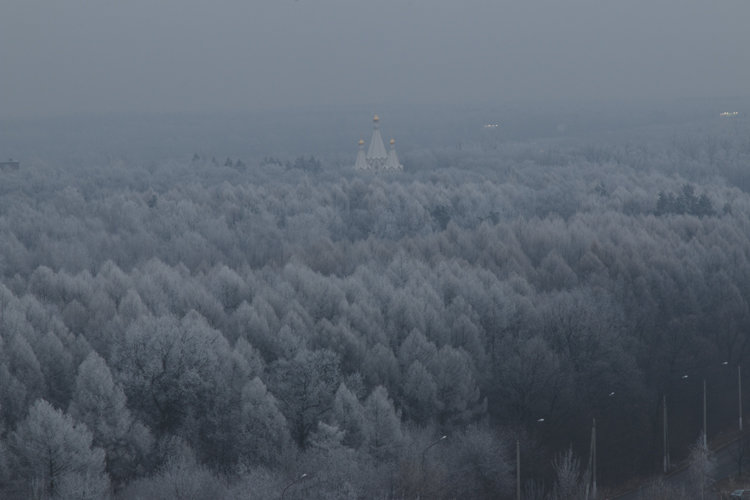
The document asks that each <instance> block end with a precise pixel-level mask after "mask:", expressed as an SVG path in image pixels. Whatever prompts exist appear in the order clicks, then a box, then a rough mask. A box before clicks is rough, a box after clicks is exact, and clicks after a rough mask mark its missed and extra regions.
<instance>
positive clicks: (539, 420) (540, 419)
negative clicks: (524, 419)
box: [536, 418, 544, 422]
mask: <svg viewBox="0 0 750 500" xmlns="http://www.w3.org/2000/svg"><path fill="white" fill-rule="evenodd" d="M536 421H537V422H544V419H543V418H538V419H537V420H536Z"/></svg>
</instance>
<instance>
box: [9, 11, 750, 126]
mask: <svg viewBox="0 0 750 500" xmlns="http://www.w3.org/2000/svg"><path fill="white" fill-rule="evenodd" d="M749 20H750V2H748V1H747V0H711V1H709V0H701V1H696V0H554V1H553V0H494V1H492V0H464V1H455V0H368V1H364V0H297V1H294V0H217V1H207V0H202V1H198V0H159V1H154V0H128V1H126V2H125V1H115V0H89V1H82V0H65V1H37V0H2V1H1V2H0V118H2V117H9V116H11V117H12V116H39V115H59V114H69V113H91V112H94V113H99V112H111V111H116V112H122V111H136V112H143V111H147V112H148V111H156V112H174V111H178V112H179V111H225V110H252V109H259V108H275V107H295V106H308V105H321V104H322V105H349V104H354V103H373V104H377V103H384V102H394V101H395V102H403V103H409V102H420V103H430V102H435V103H441V102H445V103H463V102H467V103H481V102H498V103H502V102H509V101H513V100H517V99H524V100H534V99H550V98H551V99H556V100H558V99H559V100H564V99H613V98H614V99H621V98H649V99H650V98H657V99H661V98H674V97H733V96H747V95H748V93H749V91H748V89H749V88H750V28H749V27H748V21H749Z"/></svg>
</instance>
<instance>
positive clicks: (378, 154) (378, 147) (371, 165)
mask: <svg viewBox="0 0 750 500" xmlns="http://www.w3.org/2000/svg"><path fill="white" fill-rule="evenodd" d="M395 144H396V141H394V140H393V139H391V142H390V146H391V148H390V151H386V149H385V145H384V144H383V137H382V136H381V135H380V118H379V117H378V115H375V116H373V118H372V138H371V139H370V146H369V147H368V148H367V154H366V155H365V152H364V141H363V140H361V139H360V141H359V151H358V152H357V161H356V162H355V163H354V169H355V170H376V171H377V170H403V169H404V166H403V165H401V164H400V163H399V162H398V156H397V155H396V146H395Z"/></svg>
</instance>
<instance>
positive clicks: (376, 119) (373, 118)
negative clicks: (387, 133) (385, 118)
mask: <svg viewBox="0 0 750 500" xmlns="http://www.w3.org/2000/svg"><path fill="white" fill-rule="evenodd" d="M372 121H374V122H377V121H380V117H379V116H378V115H375V116H373V117H372Z"/></svg>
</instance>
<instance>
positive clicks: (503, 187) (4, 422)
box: [0, 100, 750, 499]
mask: <svg viewBox="0 0 750 500" xmlns="http://www.w3.org/2000/svg"><path fill="white" fill-rule="evenodd" d="M710 104H711V103H710V102H709V101H697V102H690V103H685V102H675V103H673V104H672V105H671V106H666V107H664V108H663V109H661V110H653V109H651V108H649V107H648V106H644V107H642V108H639V109H633V108H629V109H628V110H627V111H626V110H624V109H619V110H618V109H615V108H610V109H607V108H606V107H601V106H596V105H593V106H591V108H590V109H591V112H590V113H591V114H590V115H588V116H591V117H592V118H591V120H589V119H588V118H587V115H585V114H583V115H581V114H578V115H576V114H575V113H570V112H568V111H567V110H566V109H565V107H564V106H563V107H560V108H557V109H556V110H554V111H540V110H539V109H537V110H533V109H532V110H530V111H528V112H527V113H526V115H524V114H523V113H520V112H519V111H518V109H513V108H505V109H502V108H497V109H494V110H493V109H490V108H484V109H475V108H468V109H459V108H451V109H448V110H439V111H436V110H422V111H420V112H419V113H414V114H413V115H412V116H410V117H407V116H406V114H407V113H406V112H402V114H401V116H400V118H401V123H400V124H399V121H398V120H397V119H396V117H399V115H398V113H396V112H393V113H392V114H391V113H389V112H384V113H382V128H383V131H384V134H387V135H391V133H392V135H394V136H395V137H397V138H398V141H399V142H398V144H399V148H400V150H399V154H400V159H401V162H402V163H403V164H404V165H405V169H404V170H403V171H402V172H394V173H383V172H367V171H365V172H357V171H355V170H354V168H353V163H354V157H355V154H356V140H357V139H358V138H359V137H360V136H364V137H365V138H367V137H368V136H367V134H369V132H370V123H371V122H370V118H371V117H370V115H369V114H367V113H365V112H363V111H361V110H360V112H358V113H357V114H356V115H355V116H351V115H349V114H347V113H342V114H340V115H331V116H325V115H321V114H320V113H319V112H318V110H307V111H298V112H291V111H290V112H287V113H281V112H280V113H279V114H278V115H274V114H273V113H271V112H268V114H266V115H253V114H244V115H243V114H237V115H211V116H187V117H185V116H182V117H174V116H163V117H150V118H149V117H146V118H148V119H146V118H143V117H139V116H130V117H127V116H110V117H108V118H107V117H102V118H93V117H91V118H83V117H81V118H71V119H68V121H66V120H64V119H33V120H32V119H28V120H6V121H4V122H3V125H2V127H3V128H2V130H3V134H2V135H3V140H2V141H0V145H1V146H2V148H3V149H5V150H12V149H13V147H14V146H15V147H16V151H17V153H14V154H16V155H17V156H16V157H17V158H21V163H20V166H19V168H18V169H12V168H6V169H4V170H2V171H0V178H1V179H2V182H0V280H1V283H2V284H1V285H0V379H2V384H0V490H1V491H2V496H3V497H4V498H51V497H54V498H105V497H109V496H112V497H114V498H118V499H136V498H185V497H188V498H206V499H209V498H258V499H268V498H277V497H279V496H280V495H281V493H282V492H283V491H284V490H285V489H286V492H285V496H284V497H285V498H326V499H330V498H438V499H439V498H445V499H448V498H515V484H516V483H515V480H516V478H515V471H516V455H515V452H516V442H518V444H519V448H520V450H521V471H522V472H523V474H522V483H523V488H524V489H525V496H524V498H556V499H558V498H583V496H582V495H583V493H582V492H583V491H584V489H585V487H586V485H587V483H589V482H590V475H589V476H587V473H588V471H589V470H590V468H589V466H587V460H588V459H589V439H590V431H591V419H592V418H596V419H597V432H598V439H597V448H598V453H597V462H598V464H597V475H598V481H599V488H600V490H602V491H606V490H607V489H609V490H610V491H613V490H614V489H616V488H618V487H620V486H621V485H622V484H623V483H625V482H626V481H628V480H631V479H632V478H634V477H647V476H649V475H651V474H656V473H658V472H659V471H660V467H661V465H662V449H661V446H662V413H661V403H662V399H663V397H664V396H665V395H668V397H669V398H670V404H671V405H672V408H671V410H670V411H671V412H672V413H671V414H670V415H673V417H670V418H671V419H672V420H671V421H670V424H669V425H670V436H669V440H670V444H669V446H670V449H671V456H672V460H673V461H674V462H675V463H678V462H679V461H680V460H682V459H684V458H685V457H686V456H687V454H688V452H689V449H690V447H691V446H692V445H693V443H694V442H695V440H696V439H697V437H698V435H699V433H700V430H701V425H702V423H701V422H702V421H701V414H700V397H701V396H700V390H701V388H700V382H699V381H700V380H701V378H702V377H705V378H706V379H707V381H708V385H709V391H710V395H711V396H710V400H709V405H708V429H707V430H708V437H709V439H712V438H714V437H715V436H717V435H719V434H720V433H723V432H726V431H728V430H732V429H733V428H734V427H736V422H737V413H736V412H737V405H736V372H735V371H734V370H735V367H736V366H738V365H742V366H747V365H746V363H747V361H748V355H750V343H749V342H748V340H750V337H748V330H749V329H750V309H749V308H748V300H749V298H750V217H749V216H750V173H749V172H748V165H749V164H750V122H749V121H748V119H747V115H746V114H745V110H746V109H750V107H749V106H748V104H747V103H745V102H742V101H738V100H735V101H732V102H728V101H727V102H721V103H720V104H719V105H720V106H722V107H716V108H715V109H713V110H712V111H711V112H709V111H707V109H710V108H711V106H710ZM726 106H734V108H727V107H726ZM580 109H584V108H580ZM596 109H599V110H600V112H599V114H598V115H597V114H596V112H595V110H596ZM733 109H739V110H740V113H739V114H738V115H737V116H721V115H720V113H721V112H722V111H726V110H733ZM602 110H604V111H602ZM503 113H504V114H503ZM514 113H516V114H515V115H514ZM490 115H492V116H490ZM274 116H275V119H276V120H277V121H276V122H273V121H272V120H271V117H274ZM524 116H526V121H525V122H524ZM449 117H452V118H451V119H448V118H449ZM495 120H496V121H497V122H499V126H498V127H485V125H487V124H490V123H492V122H494V121H495ZM71 122H74V123H76V125H75V126H72V125H71ZM202 122H205V123H207V124H208V125H205V124H204V125H203V126H200V127H199V126H197V125H196V124H199V123H202ZM334 122H339V123H343V124H347V123H352V124H353V125H352V126H351V127H349V128H348V129H342V131H337V132H336V133H331V134H330V135H329V137H328V139H327V140H323V139H321V140H320V142H319V143H318V144H317V145H315V144H312V143H313V142H314V141H315V140H316V139H318V138H319V137H326V132H327V131H330V130H333V128H332V123H334ZM419 123H425V124H426V125H425V126H424V128H425V129H424V130H422V129H420V126H419ZM550 123H552V124H554V125H550ZM191 127H193V128H191ZM399 127H400V128H399ZM209 128H213V129H215V130H216V131H218V132H217V133H216V134H215V135H214V136H204V135H203V134H204V133H208V129H209ZM253 130H255V131H256V135H252V134H251V133H249V132H248V133H247V135H245V133H244V131H253ZM225 131H226V132H227V133H225ZM232 131H233V132H232ZM306 131H309V135H307V134H306ZM432 131H435V132H432ZM191 134H192V135H191ZM232 134H234V135H232ZM264 134H265V135H264ZM431 136H432V137H433V138H432V139H430V137H431ZM56 137H57V139H55V138H56ZM266 137H276V138H277V140H278V141H279V142H278V143H273V142H269V143H268V144H270V145H269V146H267V147H266V148H265V149H264V147H263V144H266V141H265V138H266ZM340 137H341V138H340ZM280 138H285V140H283V141H282V139H280ZM345 139H346V140H345ZM34 144H37V146H36V147H34ZM131 144H133V146H130V147H132V148H133V150H132V151H131V150H130V149H129V147H128V145H131ZM212 144H213V146H212ZM297 144H301V145H302V146H297ZM441 144H442V146H441ZM243 147H244V148H246V149H244V150H241V149H242V148H243ZM180 150H181V151H180ZM725 361H726V362H728V363H727V364H726V365H725V364H723V363H724V362H725ZM744 373H750V366H747V370H745V372H744ZM684 374H689V375H690V378H689V379H688V381H686V380H684V379H683V378H682V376H683V375H684ZM733 397H734V398H735V399H732V398H733ZM442 436H446V438H445V439H440V438H441V437H442ZM566 453H572V455H566ZM566 457H567V461H566ZM303 474H305V475H306V476H305V477H304V478H302V479H300V478H301V476H302V475H303ZM587 478H588V480H587Z"/></svg>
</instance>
